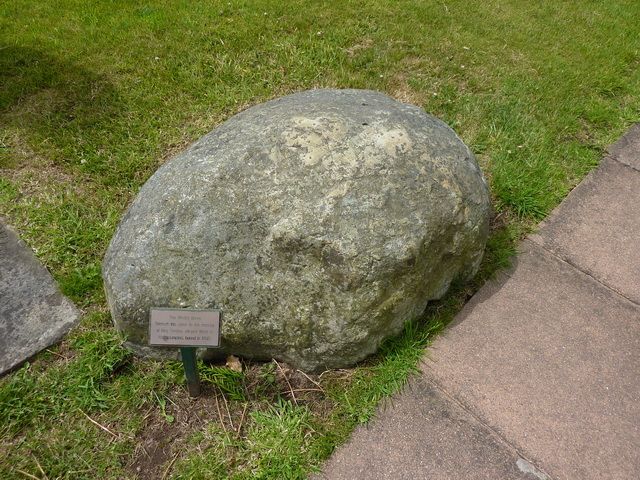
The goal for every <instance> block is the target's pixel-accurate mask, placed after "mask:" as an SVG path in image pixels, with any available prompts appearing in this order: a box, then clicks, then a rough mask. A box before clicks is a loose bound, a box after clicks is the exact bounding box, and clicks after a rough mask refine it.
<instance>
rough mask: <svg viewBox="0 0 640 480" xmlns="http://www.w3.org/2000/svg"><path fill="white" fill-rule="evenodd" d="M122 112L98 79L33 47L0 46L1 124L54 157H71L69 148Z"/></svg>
mask: <svg viewBox="0 0 640 480" xmlns="http://www.w3.org/2000/svg"><path fill="white" fill-rule="evenodd" d="M124 111H125V109H124V108H123V104H122V102H121V101H120V97H119V95H118V92H117V91H116V89H115V88H114V87H113V85H112V84H111V83H110V82H109V81H108V80H107V79H106V78H105V77H104V76H103V75H100V74H97V73H94V72H92V71H90V70H88V69H87V68H84V67H82V66H80V65H78V64H77V63H75V62H73V61H69V60H66V59H63V58H58V57H56V56H54V55H51V54H50V53H44V52H42V51H40V50H38V49H36V48H32V47H17V46H8V45H0V118H1V119H2V123H4V124H5V126H7V127H9V128H14V129H18V130H20V131H24V132H25V133H26V136H27V137H29V138H30V139H32V140H35V142H34V144H36V145H37V144H40V143H47V146H48V147H49V148H50V147H51V146H53V147H54V148H55V150H56V152H55V156H58V157H60V158H63V159H65V160H67V159H69V158H71V157H72V155H69V154H70V153H71V152H70V146H71V145H74V144H76V145H77V144H79V143H81V142H82V140H81V139H83V138H86V137H87V131H88V130H94V129H103V127H104V125H105V124H111V123H113V122H114V119H116V118H117V117H120V116H122V114H123V112H124ZM5 148H11V145H7V146H5ZM71 150H73V149H72V148H71ZM48 152H49V150H48ZM54 160H57V158H54Z"/></svg>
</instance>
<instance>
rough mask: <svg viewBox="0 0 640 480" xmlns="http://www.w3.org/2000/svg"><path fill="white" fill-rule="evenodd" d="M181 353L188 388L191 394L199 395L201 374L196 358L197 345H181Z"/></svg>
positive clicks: (193, 395)
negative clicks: (199, 373)
mask: <svg viewBox="0 0 640 480" xmlns="http://www.w3.org/2000/svg"><path fill="white" fill-rule="evenodd" d="M180 355H181V356H182V364H183V365H184V375H185V377H187V389H188V390H189V395H190V396H192V397H197V396H199V395H200V375H198V364H197V360H196V349H195V347H181V348H180Z"/></svg>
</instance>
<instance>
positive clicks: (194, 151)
mask: <svg viewBox="0 0 640 480" xmlns="http://www.w3.org/2000/svg"><path fill="white" fill-rule="evenodd" d="M489 208H490V207H489V195H488V189H487V186H486V183H485V181H484V179H483V177H482V174H481V172H480V169H479V168H478V165H477V163H476V161H475V159H474V157H473V155H472V153H471V152H470V151H469V149H468V148H467V147H466V146H465V145H464V144H463V143H462V141H461V140H460V139H459V138H458V137H457V136H456V134H455V133H454V132H453V131H452V130H451V129H450V128H449V127H448V126H447V125H445V124H444V123H443V122H441V121H440V120H438V119H436V118H434V117H432V116H430V115H428V114H426V113H425V112H424V111H422V110H421V109H419V108H417V107H414V106H410V105H406V104H402V103H399V102H396V101H394V100H393V99H391V98H389V97H387V96H386V95H383V94H380V93H376V92H371V91H362V90H312V91H308V92H303V93H298V94H295V95H290V96H287V97H283V98H279V99H277V100H273V101H270V102H267V103H264V104H261V105H258V106H255V107H253V108H250V109H248V110H246V111H244V112H242V113H240V114H238V115H236V116H234V117H233V118H231V119H230V120H228V121H227V122H225V123H224V124H222V125H221V126H220V127H218V128H217V129H215V130H214V131H212V132H211V133H209V134H208V135H205V136H204V137H202V138H201V139H200V140H199V141H197V142H196V143H195V144H193V145H192V146H191V147H190V148H189V149H188V150H186V151H185V152H184V153H182V154H181V155H179V156H177V157H175V158H173V159H172V160H170V161H169V162H167V163H166V164H165V165H163V166H162V167H161V168H160V169H159V170H158V171H157V172H156V173H155V174H154V175H153V176H152V177H151V178H150V179H149V181H148V182H147V183H146V184H145V185H144V186H143V187H142V189H141V190H140V193H139V195H138V196H137V198H136V199H135V201H134V202H133V204H132V205H131V207H130V208H129V211H128V212H127V214H126V215H125V216H124V218H123V219H122V222H121V224H120V226H119V227H118V230H117V232H116V234H115V236H114V238H113V239H112V242H111V245H110V246H109V249H108V251H107V254H106V257H105V261H104V265H103V276H104V280H105V288H106V292H107V298H108V301H109V306H110V308H111V312H112V315H113V319H114V322H115V324H116V326H117V327H118V328H119V329H120V330H121V331H123V332H124V334H125V336H126V338H127V342H128V343H127V344H128V345H129V346H130V347H131V348H133V349H134V350H136V351H138V352H139V353H142V354H152V355H161V350H159V349H152V348H149V347H146V343H147V335H148V333H147V329H148V315H149V308H150V307H152V306H158V307H192V308H219V309H221V310H222V311H223V318H224V323H223V327H222V340H223V351H222V352H221V353H234V354H236V355H243V356H247V357H251V358H265V359H267V358H271V357H275V358H278V359H281V360H285V361H287V362H289V363H291V364H293V365H295V366H296V367H298V368H301V369H306V370H320V369H324V368H335V367H344V366H347V365H351V364H353V363H355V362H357V361H359V360H362V359H363V358H365V357H366V356H368V355H370V354H371V353H373V352H374V351H375V350H376V348H377V347H378V345H379V344H380V342H381V341H382V340H383V339H385V338H387V337H389V336H391V335H394V334H397V333H398V332H399V331H400V330H401V329H402V326H403V324H404V323H405V321H407V320H410V319H411V318H412V317H415V316H416V315H419V314H420V313H421V312H422V311H423V309H424V308H425V306H426V304H427V302H428V301H429V300H432V299H437V298H440V297H441V296H442V295H443V294H444V293H445V292H446V290H447V288H448V287H449V284H450V283H451V281H452V280H453V279H454V278H458V277H463V278H466V277H469V276H471V275H473V274H474V273H475V271H476V270H477V267H478V265H479V263H480V260H481V257H482V254H483V250H484V246H485V241H486V237H487V232H488V219H489ZM165 351H166V350H165ZM210 353H211V352H210ZM171 354H173V355H175V351H171Z"/></svg>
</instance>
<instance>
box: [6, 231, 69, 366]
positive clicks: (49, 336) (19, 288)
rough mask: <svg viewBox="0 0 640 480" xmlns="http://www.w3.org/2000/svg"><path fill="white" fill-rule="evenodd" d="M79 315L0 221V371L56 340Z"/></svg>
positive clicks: (14, 235) (43, 269)
mask: <svg viewBox="0 0 640 480" xmlns="http://www.w3.org/2000/svg"><path fill="white" fill-rule="evenodd" d="M79 317H80V314H79V312H78V310H77V309H76V307H75V306H74V305H73V303H71V301H70V300H69V299H67V298H66V297H64V296H63V295H62V294H61V293H60V291H59V290H58V286H57V285H56V282H55V281H54V280H53V278H52V277H51V275H50V274H49V272H48V271H47V269H46V268H44V266H43V265H42V264H41V263H40V262H39V261H38V260H37V259H36V257H35V256H34V255H33V253H32V252H31V250H30V249H29V247H27V246H26V245H25V243H24V242H23V241H22V240H20V238H19V237H18V235H16V234H15V233H14V232H13V231H12V230H10V229H9V228H8V227H7V226H6V225H4V224H3V223H2V221H0V374H3V373H6V372H8V371H9V370H11V369H13V368H15V367H17V366H18V365H20V364H21V363H22V362H24V361H25V360H27V359H28V358H30V357H32V356H33V355H35V354H36V353H38V352H39V351H41V350H43V349H45V348H47V347H49V346H50V345H53V344H54V343H56V342H57V341H59V340H60V339H61V338H62V337H63V336H64V335H65V334H66V333H67V332H68V331H69V330H71V328H72V327H73V326H74V325H75V324H76V323H77V322H78V319H79Z"/></svg>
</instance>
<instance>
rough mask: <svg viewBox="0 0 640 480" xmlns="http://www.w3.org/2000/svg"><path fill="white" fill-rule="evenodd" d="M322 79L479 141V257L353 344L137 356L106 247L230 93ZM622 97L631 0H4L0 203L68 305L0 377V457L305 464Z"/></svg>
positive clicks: (583, 151)
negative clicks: (112, 291) (482, 193)
mask: <svg viewBox="0 0 640 480" xmlns="http://www.w3.org/2000/svg"><path fill="white" fill-rule="evenodd" d="M318 87H334V88H367V89H373V90H380V91H383V92H386V93H387V94H389V95H391V96H393V97H395V98H397V99H399V100H401V101H406V102H410V103H414V104H416V105H419V106H421V107H423V108H424V109H425V110H426V111H428V112H430V113H432V114H434V115H436V116H438V117H440V118H442V119H443V120H445V121H446V122H448V123H449V124H450V125H451V126H452V127H453V128H454V129H455V130H456V131H457V132H458V134H459V135H460V136H461V138H462V139H463V140H464V141H465V142H466V143H467V144H468V145H469V146H470V147H471V149H472V150H473V151H474V152H475V153H476V155H477V158H478V160H479V162H480V164H481V166H482V167H483V169H484V171H485V174H486V176H487V178H488V179H489V181H490V183H491V191H492V196H493V203H494V207H495V217H494V220H493V225H492V234H491V238H490V241H489V246H488V250H487V254H486V257H485V260H484V262H483V265H482V268H481V271H480V273H479V274H478V276H477V278H476V279H475V280H474V281H473V282H471V283H470V284H467V285H458V286H456V287H455V288H454V289H453V291H452V292H451V293H450V294H448V295H447V297H446V298H445V299H443V300H442V301H440V302H437V303H435V304H434V305H432V306H430V307H429V308H428V310H427V312H425V314H424V316H423V317H422V318H418V319H413V321H412V322H410V323H409V324H408V325H407V328H406V329H405V331H404V332H403V334H402V335H400V336H399V337H398V338H396V339H393V340H392V341H390V342H388V343H386V344H385V345H384V346H383V348H382V350H381V352H380V353H379V354H378V355H376V356H375V357H373V358H371V359H369V360H368V361H366V362H365V363H363V364H362V365H360V366H358V367H356V368H353V369H348V370H340V371H333V372H325V373H324V374H323V375H319V376H318V375H316V376H309V377H308V376H306V375H305V374H303V373H301V372H298V371H295V370H293V369H290V368H289V367H288V366H287V365H284V364H280V363H277V362H271V363H265V364H257V363H251V362H245V363H244V364H243V371H242V372H237V371H234V370H231V369H228V368H226V367H224V366H222V365H203V366H202V376H203V382H204V395H203V396H202V397H201V398H199V399H197V400H192V399H190V398H189V397H188V395H187V393H186V388H185V385H184V381H183V379H182V372H181V370H180V368H181V367H180V365H179V364H175V363H165V364H161V363H157V362H153V361H143V360H140V359H137V358H134V357H132V356H131V355H130V354H129V353H127V352H126V351H125V350H123V349H122V348H120V339H119V338H118V336H117V334H116V333H115V332H114V331H113V329H112V327H111V319H110V317H109V313H108V311H107V308H106V303H105V298H104V293H103V291H102V282H101V278H100V266H101V259H102V256H103V255H104V251H105V249H106V246H107V244H108V242H109V240H110V238H111V235H112V234H113V232H114V230H115V227H116V225H117V223H118V220H119V218H120V216H121V215H122V214H123V212H124V210H125V208H126V206H127V204H128V202H130V201H131V199H132V198H133V197H134V196H135V194H136V192H137V190H138V189H139V188H140V186H141V185H142V184H143V183H144V181H145V180H146V179H147V178H148V177H149V176H150V175H151V174H152V173H153V172H154V171H155V170H156V169H157V168H158V166H159V165H161V164H162V163H163V162H164V161H165V160H166V159H167V158H169V157H171V156H172V155H174V154H176V153H177V152H179V151H180V150H181V149H183V148H184V147H185V146H186V145H188V144H189V143H190V142H192V141H194V140H195V139H197V138H198V137H200V136H201V135H203V134H204V133H206V132H208V131H210V130H212V129H213V128H214V127H215V126H216V125H218V124H220V123H221V122H223V121H224V120H225V119H227V118H229V117H230V116H231V115H233V114H234V113H236V112H238V111H240V110H242V109H244V108H246V107H248V106H250V105H253V104H256V103H260V102H263V101H265V100H268V99H270V98H273V97H276V96H280V95H284V94H287V93H292V92H296V91H300V90H305V89H309V88H318ZM638 119H640V4H638V2H637V0H628V1H622V0H611V1H570V0H567V1H557V0H541V1H537V2H523V1H518V0H511V1H507V0H502V1H498V0H487V1H483V2H469V1H463V0H445V1H428V0H426V1H425V0H422V1H421V0H398V1H389V2H385V1H382V0H377V1H375V0H341V1H334V0H327V1H322V2H321V1H313V0H307V1H303V0H290V1H287V2H283V1H266V0H246V1H235V0H233V1H206V2H205V1H196V2H193V1H189V2H188V1H180V0H174V1H168V0H156V1H152V0H150V1H147V2H130V1H118V0H113V1H107V0H103V1H97V0H93V1H87V0H83V1H81V0H75V1H72V0H64V1H62V0H61V1H58V2H53V1H43V0H20V1H10V0H0V215H2V216H4V217H5V218H6V219H7V221H8V222H9V223H10V224H11V225H12V226H13V227H14V228H15V229H16V230H17V231H18V232H19V233H20V234H21V236H22V237H23V238H24V239H25V240H26V241H27V243H28V244H29V245H30V246H31V247H32V248H33V249H34V251H35V252H36V254H37V256H38V257H39V258H40V260H41V261H42V262H43V263H44V264H45V265H46V266H47V267H48V268H49V270H50V271H51V272H52V274H53V275H54V277H55V278H56V280H57V281H58V282H59V284H60V286H61V288H62V290H63V292H64V293H65V294H66V295H68V296H69V297H70V298H72V299H73V300H74V301H75V302H76V304H77V305H78V306H79V307H81V308H82V310H83V319H82V322H81V325H80V327H78V328H77V329H75V330H74V331H73V332H72V334H71V335H70V336H69V337H68V338H67V339H66V340H65V341H64V342H63V343H62V344H60V345H58V346H56V347H52V348H51V349H49V350H47V351H45V352H43V353H41V354H39V355H38V356H37V357H36V358H35V359H33V361H32V362H30V363H29V364H27V365H25V366H24V367H22V368H21V369H19V370H17V371H16V372H14V373H12V374H10V375H8V376H6V377H4V378H3V379H1V380H0V478H2V479H14V478H39V479H44V478H48V479H54V478H69V479H82V478H87V479H93V478H105V479H111V478H113V479H116V478H140V479H147V478H176V479H190V478H194V479H196V478H202V479H212V478H227V477H228V478H234V479H244V478H264V479H267V478H270V479H271V478H273V479H281V478H304V476H305V475H306V474H307V473H308V472H310V471H312V470H313V469H314V468H316V467H317V466H318V465H320V464H321V462H322V460H323V459H324V458H326V457H327V456H328V455H329V454H330V453H331V451H332V450H333V448H334V447H335V446H336V445H338V444H340V443H341V442H343V441H344V440H345V439H346V438H347V437H348V435H349V433H350V431H351V430H352V429H353V427H354V426H355V425H357V424H358V423H361V422H366V421H367V420H368V419H369V418H370V417H371V415H372V414H373V412H374V411H375V408H376V406H377V405H378V403H379V402H380V400H381V399H383V398H385V397H387V396H389V395H391V394H392V393H394V392H395V391H397V390H398V389H399V388H401V386H402V385H403V383H404V382H405V381H406V379H407V377H408V376H409V375H410V374H411V373H412V372H413V371H414V370H415V368H416V365H417V364H418V362H419V360H420V358H421V356H422V353H423V349H424V348H425V346H427V345H428V343H429V341H430V339H431V338H432V336H433V335H434V334H435V333H437V332H438V331H439V330H440V329H441V328H442V327H443V326H444V325H446V323H447V322H448V321H449V320H450V319H451V318H452V317H453V315H455V313H456V312H457V311H459V309H460V308H461V306H462V305H463V304H464V302H465V301H466V299H467V298H468V297H469V296H470V295H471V294H473V292H474V291H475V290H476V289H477V288H478V287H479V286H480V285H481V284H482V283H483V282H484V281H485V280H486V279H487V278H489V277H490V276H491V275H492V274H493V273H494V272H495V271H497V270H499V269H501V268H504V267H505V266H506V265H507V264H508V259H509V257H510V256H511V255H512V254H513V253H514V251H515V248H516V243H517V241H518V239H519V238H521V237H522V236H523V235H524V234H525V233H526V232H528V231H530V230H531V229H532V228H535V225H536V224H537V223H538V222H539V221H540V220H541V219H543V218H544V217H545V216H546V215H547V214H548V213H549V212H550V211H551V209H553V207H554V206H556V205H557V204H558V203H559V202H560V201H561V200H562V199H563V198H564V197H565V196H566V194H567V193H568V192H569V191H570V190H571V189H572V188H573V187H574V186H575V185H576V184H577V183H578V182H579V181H580V180H581V179H582V178H583V177H584V176H585V175H586V174H587V173H588V172H589V171H590V170H591V169H593V168H594V167H595V166H596V165H597V163H598V160H599V159H600V158H601V157H602V155H603V152H604V150H605V148H606V146H607V145H608V144H610V143H612V142H613V141H614V140H615V139H616V138H617V137H619V136H620V135H621V134H622V133H623V132H624V131H625V130H626V129H627V128H628V127H629V125H630V124H632V123H633V122H635V121H638Z"/></svg>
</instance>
